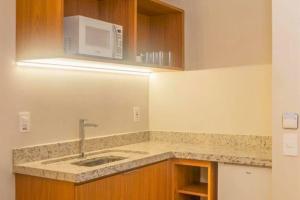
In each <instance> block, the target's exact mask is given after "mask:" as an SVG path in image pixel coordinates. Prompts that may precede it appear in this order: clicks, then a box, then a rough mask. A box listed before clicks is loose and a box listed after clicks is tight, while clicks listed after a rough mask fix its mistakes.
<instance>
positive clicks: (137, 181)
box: [124, 161, 170, 200]
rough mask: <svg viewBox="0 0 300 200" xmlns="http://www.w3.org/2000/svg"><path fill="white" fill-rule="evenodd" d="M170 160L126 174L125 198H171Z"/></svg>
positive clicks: (147, 199) (141, 199) (164, 199)
mask: <svg viewBox="0 0 300 200" xmlns="http://www.w3.org/2000/svg"><path fill="white" fill-rule="evenodd" d="M169 179H170V171H169V162H168V161H165V162H161V163H157V164H154V165H151V166H148V167H144V168H141V169H138V170H135V171H131V172H128V173H125V174H124V186H125V194H124V200H170V187H169V186H170V180H169Z"/></svg>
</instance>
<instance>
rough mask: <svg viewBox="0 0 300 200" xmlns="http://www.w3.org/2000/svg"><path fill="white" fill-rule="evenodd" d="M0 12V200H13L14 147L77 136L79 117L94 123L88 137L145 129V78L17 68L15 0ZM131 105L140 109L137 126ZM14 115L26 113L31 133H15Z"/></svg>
mask: <svg viewBox="0 0 300 200" xmlns="http://www.w3.org/2000/svg"><path fill="white" fill-rule="evenodd" d="M0 13H1V17H0V94H1V96H0V137H1V139H0V158H1V161H0V177H1V178H0V199H1V200H13V199H14V198H13V196H14V190H13V175H12V169H11V168H12V164H11V163H12V162H11V150H12V148H14V147H17V146H23V145H31V144H38V143H48V142H54V141H60V140H65V139H73V138H77V134H78V121H77V120H78V119H79V118H87V119H90V120H91V121H93V122H97V123H99V124H100V127H99V128H97V129H90V130H89V132H88V136H96V135H102V134H110V133H115V132H130V131H138V130H148V78H147V77H138V76H129V75H116V74H101V73H84V72H70V71H55V70H37V69H21V68H17V67H16V66H15V65H13V61H14V54H15V37H14V35H15V19H14V18H15V0H1V1H0ZM133 106H140V107H141V109H142V120H141V122H140V123H134V122H133V121H132V119H133V113H132V107H133ZM19 111H30V112H31V114H32V132H31V133H28V134H23V135H22V134H20V133H18V124H17V123H18V118H17V114H18V112H19Z"/></svg>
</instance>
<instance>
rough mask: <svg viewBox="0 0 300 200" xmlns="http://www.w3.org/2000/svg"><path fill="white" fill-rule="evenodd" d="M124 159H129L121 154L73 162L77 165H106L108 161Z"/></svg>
mask: <svg viewBox="0 0 300 200" xmlns="http://www.w3.org/2000/svg"><path fill="white" fill-rule="evenodd" d="M124 159H127V158H126V157H121V156H102V157H97V158H91V159H86V160H81V161H77V162H74V163H72V164H73V165H77V166H85V167H94V166H98V165H104V164H107V163H112V162H116V161H120V160H124Z"/></svg>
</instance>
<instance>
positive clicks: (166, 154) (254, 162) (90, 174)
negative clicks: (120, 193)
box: [14, 140, 272, 183]
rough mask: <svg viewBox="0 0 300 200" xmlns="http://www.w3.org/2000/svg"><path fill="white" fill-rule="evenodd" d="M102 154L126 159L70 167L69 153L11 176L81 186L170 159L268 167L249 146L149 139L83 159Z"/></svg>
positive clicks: (268, 159)
mask: <svg viewBox="0 0 300 200" xmlns="http://www.w3.org/2000/svg"><path fill="white" fill-rule="evenodd" d="M105 155H115V156H123V157H126V159H124V160H120V161H116V162H112V163H109V164H103V165H98V166H94V167H85V166H77V165H74V164H72V163H74V162H76V161H79V160H80V158H79V154H73V155H68V156H62V157H57V158H51V159H46V160H38V161H32V162H25V163H18V164H14V173H19V174H26V175H31V176H38V177H44V178H50V179H55V180H62V181H68V182H73V183H84V182H87V181H90V180H94V179H98V178H101V177H105V176H109V175H113V174H117V173H120V172H124V171H128V170H131V169H135V168H138V167H142V166H145V165H149V164H153V163H156V162H159V161H163V160H167V159H172V158H180V159H194V160H205V161H213V162H221V163H230V164H238V165H249V166H258V167H271V166H272V154H271V150H270V149H264V148H252V147H251V146H249V147H248V146H244V147H241V146H234V145H211V144H187V143H168V142H161V141H151V140H149V141H144V142H139V143H135V144H129V145H123V146H116V147H113V148H107V149H102V150H99V151H93V152H89V154H88V157H87V158H88V159H89V158H95V157H102V156H105Z"/></svg>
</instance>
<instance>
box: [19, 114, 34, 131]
mask: <svg viewBox="0 0 300 200" xmlns="http://www.w3.org/2000/svg"><path fill="white" fill-rule="evenodd" d="M30 118H31V117H30V113H29V112H20V113H19V130H20V133H28V132H30V131H31V119H30Z"/></svg>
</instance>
